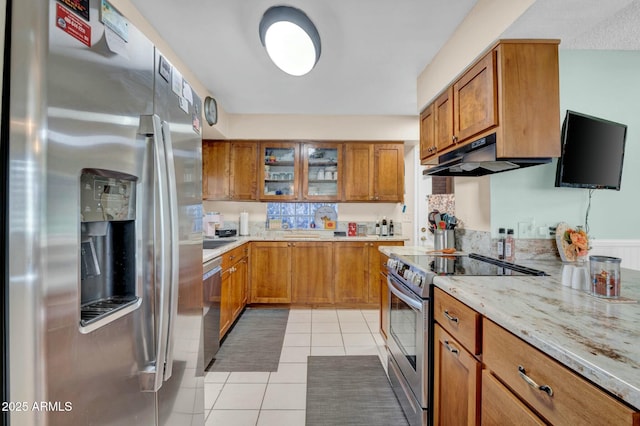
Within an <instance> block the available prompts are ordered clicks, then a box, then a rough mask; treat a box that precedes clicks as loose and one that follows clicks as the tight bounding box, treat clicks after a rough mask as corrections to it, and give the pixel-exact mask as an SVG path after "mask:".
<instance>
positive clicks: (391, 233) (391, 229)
mask: <svg viewBox="0 0 640 426" xmlns="http://www.w3.org/2000/svg"><path fill="white" fill-rule="evenodd" d="M389 236H390V237H393V220H389Z"/></svg>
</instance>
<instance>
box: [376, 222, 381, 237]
mask: <svg viewBox="0 0 640 426" xmlns="http://www.w3.org/2000/svg"><path fill="white" fill-rule="evenodd" d="M376 235H377V236H378V237H379V236H380V221H378V220H376Z"/></svg>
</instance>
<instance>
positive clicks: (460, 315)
mask: <svg viewBox="0 0 640 426" xmlns="http://www.w3.org/2000/svg"><path fill="white" fill-rule="evenodd" d="M433 318H434V319H435V320H436V321H437V322H438V324H440V325H441V326H442V328H444V329H445V330H446V331H447V332H448V333H449V334H451V336H453V338H454V339H456V340H457V341H458V342H460V343H461V344H462V345H463V346H464V347H465V348H466V349H467V350H468V351H469V352H471V353H473V354H474V355H478V354H480V314H478V313H477V312H476V311H474V310H473V309H471V308H470V307H468V306H467V305H465V304H464V303H462V302H460V301H458V300H456V299H455V298H453V297H451V296H450V295H448V294H447V293H445V292H444V291H442V290H440V289H439V288H435V289H434V296H433Z"/></svg>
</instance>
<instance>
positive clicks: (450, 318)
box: [443, 309, 459, 324]
mask: <svg viewBox="0 0 640 426" xmlns="http://www.w3.org/2000/svg"><path fill="white" fill-rule="evenodd" d="M443 315H444V316H445V318H446V319H448V320H449V321H451V322H455V323H456V324H457V323H458V322H459V320H458V318H456V317H452V316H451V315H449V311H448V310H446V309H445V311H444V312H443Z"/></svg>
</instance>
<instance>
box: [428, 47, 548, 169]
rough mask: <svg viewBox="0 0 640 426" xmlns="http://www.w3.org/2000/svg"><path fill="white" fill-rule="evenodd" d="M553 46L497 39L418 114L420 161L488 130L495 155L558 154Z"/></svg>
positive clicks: (481, 134)
mask: <svg viewBox="0 0 640 426" xmlns="http://www.w3.org/2000/svg"><path fill="white" fill-rule="evenodd" d="M558 44H559V41H558V40H501V41H499V42H498V43H497V44H496V45H494V46H493V47H492V48H491V49H489V50H488V51H487V52H486V53H485V54H483V55H482V56H481V57H480V59H478V60H477V61H476V62H474V63H473V64H472V65H471V66H470V67H469V68H467V69H466V70H465V71H464V72H463V73H462V74H461V75H460V76H459V77H458V78H456V79H455V80H454V82H453V83H452V85H451V86H449V87H447V88H446V89H445V90H444V91H443V92H442V93H441V94H440V95H438V96H437V97H436V98H435V100H434V101H433V103H431V104H429V105H428V106H427V107H426V108H425V109H424V110H423V112H422V114H421V116H420V119H421V126H420V143H421V147H423V146H424V147H425V149H426V151H425V149H421V162H422V164H425V165H429V164H435V163H436V162H437V156H436V155H435V154H436V152H434V149H433V147H434V143H433V141H434V140H435V147H436V150H437V154H438V155H440V154H443V153H446V152H448V151H451V150H453V149H456V148H458V147H460V146H463V145H466V144H468V143H471V142H472V141H474V140H477V139H480V138H482V137H485V136H487V135H490V134H492V133H495V134H496V156H497V157H498V158H540V157H558V156H560V91H559V73H558ZM430 114H432V115H433V118H430ZM425 120H426V121H425ZM430 120H432V121H433V123H431V122H430ZM431 126H433V130H432V127H431ZM432 132H433V133H432ZM429 148H431V151H429Z"/></svg>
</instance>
